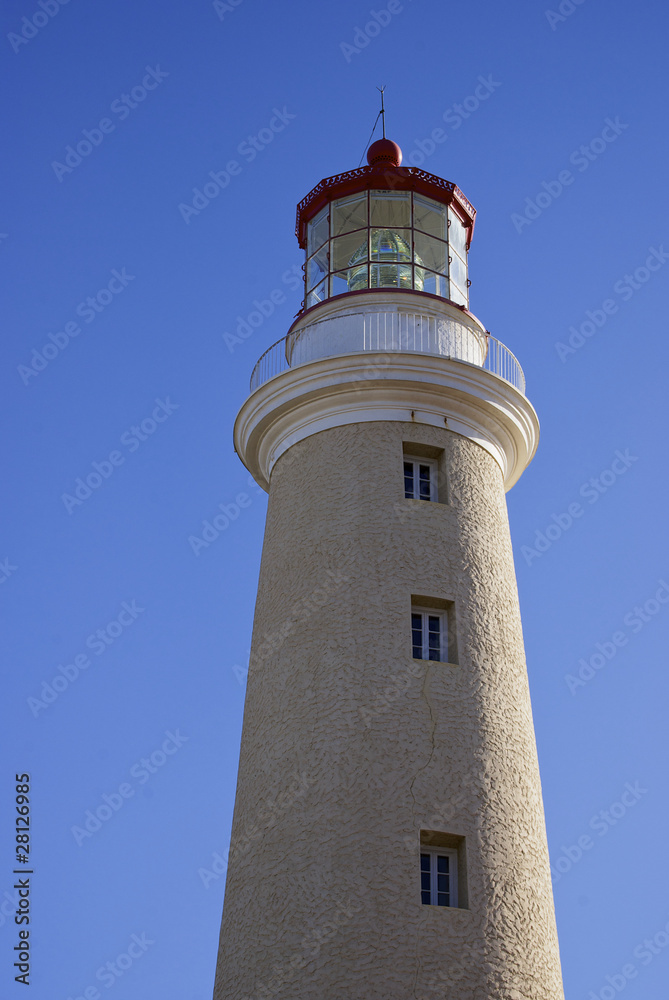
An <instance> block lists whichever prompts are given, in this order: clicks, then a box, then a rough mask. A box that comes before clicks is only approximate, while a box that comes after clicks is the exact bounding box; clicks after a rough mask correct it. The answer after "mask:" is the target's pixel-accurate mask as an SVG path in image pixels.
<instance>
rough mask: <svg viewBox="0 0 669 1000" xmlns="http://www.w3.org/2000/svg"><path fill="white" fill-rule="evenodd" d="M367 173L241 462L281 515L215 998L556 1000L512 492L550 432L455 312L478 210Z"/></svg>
mask: <svg viewBox="0 0 669 1000" xmlns="http://www.w3.org/2000/svg"><path fill="white" fill-rule="evenodd" d="M401 162H402V154H401V150H400V148H399V146H397V145H396V144H395V143H394V142H391V141H390V140H389V139H386V138H383V139H380V140H378V141H377V142H375V143H373V145H372V146H371V147H370V149H369V153H368V165H367V166H364V167H362V168H359V169H355V170H350V171H347V172H345V173H342V174H338V175H336V176H333V177H328V178H326V179H324V180H322V181H321V182H320V183H319V184H317V185H316V187H314V188H313V190H312V191H310V192H309V194H308V195H307V196H306V197H305V198H304V199H303V200H302V201H301V202H300V204H299V205H298V208H297V227H296V235H297V239H298V242H299V245H300V247H301V248H302V249H303V250H304V252H305V264H304V275H305V286H304V302H303V306H302V309H301V311H300V313H299V314H298V316H297V319H296V320H295V322H294V323H293V325H292V326H291V328H290V329H289V331H288V333H287V334H286V336H285V337H283V338H282V339H281V340H280V341H279V342H278V343H276V344H274V345H273V346H272V347H271V348H270V349H269V350H268V351H266V352H265V354H264V355H263V356H262V358H261V359H260V360H259V361H258V363H257V365H256V367H255V369H254V371H253V374H252V377H251V391H250V394H249V396H248V398H247V399H246V401H245V402H244V404H243V405H242V407H241V409H240V411H239V414H238V416H237V420H236V423H235V430H234V437H235V447H236V450H237V453H238V455H239V457H240V459H241V460H242V462H243V463H244V464H245V465H246V467H247V469H248V470H249V471H250V472H251V474H252V475H253V476H254V478H255V480H256V481H257V483H258V484H259V485H260V486H261V487H262V488H263V489H265V490H267V491H268V493H269V504H268V511H267V524H266V530H265V538H264V543H263V551H262V561H261V568H260V578H259V584H258V596H257V603H256V609H255V618H254V624H253V640H252V646H251V655H250V662H249V671H248V681H247V691H246V703H245V710H244V723H243V733H242V743H241V752H240V763H239V775H238V782H237V794H236V800H235V809H234V818H233V826H232V837H231V844H230V850H229V855H228V872H227V883H226V891H225V901H224V907H223V920H222V927H221V937H220V947H219V955H218V965H217V973H216V982H215V988H214V997H215V1000H251V998H254V1000H255V998H257V1000H260V998H269V997H273V998H277V1000H409V998H419V1000H422V998H425V1000H427V998H439V997H444V998H448V1000H562V998H563V995H564V994H563V989H562V980H561V973H560V960H559V951H558V943H557V934H556V927H555V914H554V905H553V896H552V889H551V881H550V869H549V860H548V849H547V843H546V831H545V821H544V812H543V803H542V797H541V785H540V777H539V768H538V762H537V753H536V744H535V737H534V728H533V722H532V713H531V706H530V697H529V688H528V679H527V670H526V665H525V655H524V648H523V636H522V627H521V620H520V611H519V604H518V594H517V587H516V579H515V571H514V564H513V553H512V548H511V540H510V533H509V524H508V515H507V509H506V501H505V492H506V491H507V490H508V489H510V488H511V487H512V486H513V485H514V484H515V483H516V482H517V480H518V479H519V477H520V476H521V474H522V473H523V471H524V469H525V468H526V467H527V465H528V464H529V463H530V461H531V459H532V457H533V455H534V452H535V450H536V447H537V443H538V435H539V424H538V419H537V416H536V413H535V411H534V409H533V407H532V405H531V404H530V402H529V400H528V398H527V396H526V392H525V379H524V375H523V371H522V368H521V366H520V364H519V362H518V361H517V359H516V358H515V356H514V355H513V354H512V353H511V351H510V350H509V349H508V348H507V347H505V346H504V345H503V344H502V343H501V342H500V341H498V340H496V339H495V338H493V337H491V336H490V334H489V333H488V332H487V331H486V328H485V326H484V325H483V324H482V323H481V322H480V321H479V320H478V319H477V318H476V316H475V315H474V314H473V313H472V312H471V311H470V308H469V306H470V303H469V285H470V282H469V274H468V251H469V246H470V244H471V241H472V236H473V231H474V221H475V214H476V213H475V210H474V208H473V207H472V205H471V204H470V202H469V201H468V200H467V198H466V197H465V195H464V194H463V193H462V191H461V190H460V189H459V188H458V187H457V185H456V184H454V183H452V182H450V181H446V180H443V179H442V178H440V177H437V176H435V175H433V174H430V173H427V172H425V171H423V170H421V169H418V168H415V167H402V165H401Z"/></svg>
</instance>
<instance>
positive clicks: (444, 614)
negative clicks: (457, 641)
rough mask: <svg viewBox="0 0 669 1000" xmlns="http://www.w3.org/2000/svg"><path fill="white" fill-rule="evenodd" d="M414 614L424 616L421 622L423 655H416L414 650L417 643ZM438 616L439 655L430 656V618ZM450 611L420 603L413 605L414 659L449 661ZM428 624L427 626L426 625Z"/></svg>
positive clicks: (434, 661) (436, 661) (412, 653)
mask: <svg viewBox="0 0 669 1000" xmlns="http://www.w3.org/2000/svg"><path fill="white" fill-rule="evenodd" d="M414 615H420V616H421V618H422V622H421V653H422V654H423V655H422V656H416V654H415V652H414V650H415V648H416V644H415V643H414V641H413V633H414V623H413V618H414ZM430 618H438V619H439V656H438V657H434V656H430V655H429V654H430V652H431V649H430V627H429V619H430ZM448 624H449V623H448V611H447V610H445V609H444V610H442V609H441V608H426V607H422V606H420V605H415V604H412V605H411V655H412V657H413V659H414V660H427V661H428V662H430V663H448V662H449V660H448ZM426 626H427V627H426Z"/></svg>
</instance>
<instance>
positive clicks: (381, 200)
mask: <svg viewBox="0 0 669 1000" xmlns="http://www.w3.org/2000/svg"><path fill="white" fill-rule="evenodd" d="M369 219H370V225H371V226H382V227H383V228H384V229H385V228H388V229H402V228H404V227H405V226H410V225H411V194H410V192H409V191H370V192H369Z"/></svg>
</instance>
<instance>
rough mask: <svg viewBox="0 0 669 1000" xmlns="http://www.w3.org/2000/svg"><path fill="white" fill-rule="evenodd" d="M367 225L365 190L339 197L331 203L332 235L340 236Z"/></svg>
mask: <svg viewBox="0 0 669 1000" xmlns="http://www.w3.org/2000/svg"><path fill="white" fill-rule="evenodd" d="M366 225H367V192H366V191H365V192H364V194H362V195H360V194H356V195H353V196H352V197H351V198H340V199H339V201H335V202H333V204H332V235H333V236H341V234H342V233H350V232H352V231H353V230H354V229H363V228H365V227H366Z"/></svg>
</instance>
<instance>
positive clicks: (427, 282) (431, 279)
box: [416, 268, 449, 299]
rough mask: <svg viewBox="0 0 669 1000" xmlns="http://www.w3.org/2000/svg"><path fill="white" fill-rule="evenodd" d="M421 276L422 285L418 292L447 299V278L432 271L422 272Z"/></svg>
mask: <svg viewBox="0 0 669 1000" xmlns="http://www.w3.org/2000/svg"><path fill="white" fill-rule="evenodd" d="M416 270H418V268H416ZM422 275H423V284H422V286H421V287H420V288H419V289H418V291H420V292H429V293H430V294H431V295H440V296H441V297H442V298H443V299H447V298H449V295H448V278H446V277H444V275H443V274H435V273H434V271H422Z"/></svg>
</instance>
